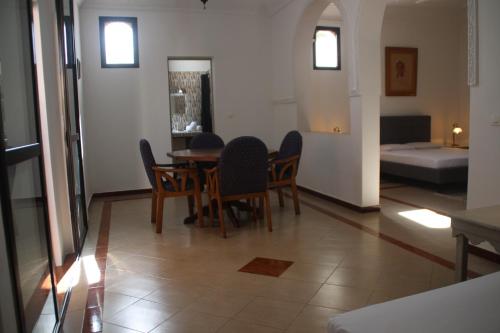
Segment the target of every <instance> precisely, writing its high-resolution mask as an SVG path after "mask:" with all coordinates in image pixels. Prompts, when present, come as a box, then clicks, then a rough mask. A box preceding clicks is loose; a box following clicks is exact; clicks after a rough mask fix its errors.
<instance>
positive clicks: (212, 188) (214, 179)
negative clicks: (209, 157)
mask: <svg viewBox="0 0 500 333" xmlns="http://www.w3.org/2000/svg"><path fill="white" fill-rule="evenodd" d="M203 171H205V175H206V183H207V192H208V193H209V194H210V195H215V194H217V193H218V192H219V168H218V167H214V168H212V169H204V170H203Z"/></svg>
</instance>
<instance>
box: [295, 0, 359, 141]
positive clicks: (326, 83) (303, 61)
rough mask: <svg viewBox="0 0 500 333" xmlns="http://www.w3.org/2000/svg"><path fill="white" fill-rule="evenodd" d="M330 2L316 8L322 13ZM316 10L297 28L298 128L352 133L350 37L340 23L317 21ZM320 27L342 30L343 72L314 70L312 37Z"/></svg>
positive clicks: (308, 12) (320, 3) (310, 11)
mask: <svg viewBox="0 0 500 333" xmlns="http://www.w3.org/2000/svg"><path fill="white" fill-rule="evenodd" d="M328 3H329V1H318V2H316V3H315V4H314V5H313V6H314V7H317V8H318V10H323V9H324V8H325V6H326V5H327V4H328ZM318 10H316V8H311V9H310V10H308V11H307V12H306V13H305V15H304V17H303V18H302V20H301V22H300V25H299V27H298V29H297V39H296V45H295V50H294V53H295V67H296V72H297V74H296V75H295V78H296V80H297V82H296V84H297V86H298V91H300V93H299V94H300V97H299V96H297V97H298V100H297V101H298V102H299V103H298V114H299V128H300V130H302V131H311V132H330V133H331V132H333V128H335V127H340V128H341V129H342V131H343V132H349V126H350V124H349V119H350V106H349V88H348V75H347V72H348V61H349V56H348V53H347V47H346V46H347V42H346V38H347V36H348V35H347V34H346V35H345V36H344V28H345V27H344V25H343V24H342V22H341V21H332V20H328V21H327V20H318V16H317V11H318ZM317 25H321V26H331V27H339V28H340V30H341V31H340V42H341V46H340V49H341V69H340V70H314V69H313V46H312V45H313V36H314V30H315V28H316V26H317Z"/></svg>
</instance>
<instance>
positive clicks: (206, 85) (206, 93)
mask: <svg viewBox="0 0 500 333" xmlns="http://www.w3.org/2000/svg"><path fill="white" fill-rule="evenodd" d="M211 106H212V103H211V101H210V75H209V74H202V75H201V126H202V127H203V132H205V133H213V126H212V111H211Z"/></svg>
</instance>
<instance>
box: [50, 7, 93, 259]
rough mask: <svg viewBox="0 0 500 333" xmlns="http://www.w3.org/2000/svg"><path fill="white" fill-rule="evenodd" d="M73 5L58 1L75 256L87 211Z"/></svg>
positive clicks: (81, 236) (85, 227) (81, 244)
mask: <svg viewBox="0 0 500 333" xmlns="http://www.w3.org/2000/svg"><path fill="white" fill-rule="evenodd" d="M73 6H74V2H73V0H58V1H57V7H58V8H57V9H58V17H59V20H58V21H59V34H60V41H61V42H60V44H61V48H62V49H63V51H64V52H63V55H64V64H65V66H64V67H65V69H64V74H65V75H64V76H65V77H64V82H65V98H66V101H65V106H66V117H65V118H66V142H67V148H68V155H67V158H68V160H67V167H68V183H69V192H70V196H71V197H70V204H71V213H72V220H73V234H74V240H75V247H76V249H77V253H79V252H80V251H81V248H82V246H83V242H84V240H85V235H86V233H87V209H86V199H85V183H84V174H83V163H82V144H81V135H80V133H81V132H80V123H81V119H80V112H79V101H78V80H79V76H80V75H79V73H77V72H78V71H79V70H80V68H79V66H77V63H78V64H79V60H78V59H77V58H76V53H75V37H74V10H73Z"/></svg>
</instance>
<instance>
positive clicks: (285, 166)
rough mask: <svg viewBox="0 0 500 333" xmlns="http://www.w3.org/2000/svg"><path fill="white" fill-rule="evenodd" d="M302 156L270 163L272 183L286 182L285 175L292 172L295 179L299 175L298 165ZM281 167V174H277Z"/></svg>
mask: <svg viewBox="0 0 500 333" xmlns="http://www.w3.org/2000/svg"><path fill="white" fill-rule="evenodd" d="M299 158H300V155H294V156H290V157H287V158H283V159H279V160H277V159H276V160H272V161H271V162H270V168H271V178H272V179H271V181H272V182H277V181H281V180H284V176H285V173H286V172H287V171H289V170H290V171H291V177H295V175H296V174H297V164H298V161H299ZM278 166H279V167H280V170H279V174H277V172H276V168H277V167H278Z"/></svg>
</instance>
